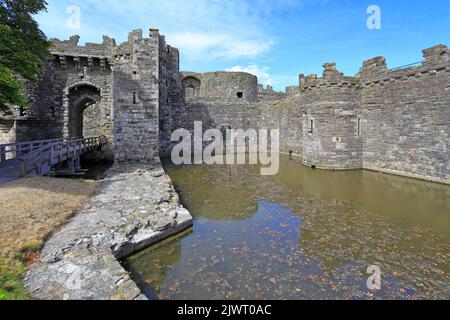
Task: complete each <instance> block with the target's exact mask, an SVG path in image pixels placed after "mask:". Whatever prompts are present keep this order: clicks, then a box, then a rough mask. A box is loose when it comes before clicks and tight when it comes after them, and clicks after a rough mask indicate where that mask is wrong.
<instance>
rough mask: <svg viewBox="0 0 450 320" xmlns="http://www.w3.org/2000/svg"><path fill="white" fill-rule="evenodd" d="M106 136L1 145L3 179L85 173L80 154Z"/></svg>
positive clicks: (96, 147) (97, 145) (1, 176)
mask: <svg viewBox="0 0 450 320" xmlns="http://www.w3.org/2000/svg"><path fill="white" fill-rule="evenodd" d="M102 144H103V142H102V138H100V137H95V138H71V139H57V140H42V141H30V142H20V143H11V144H5V145H0V182H1V181H7V180H12V179H15V178H18V177H24V176H46V175H51V174H55V175H74V176H75V175H82V174H84V173H85V170H82V169H81V165H80V156H81V155H82V154H84V153H86V152H89V151H93V150H95V149H98V148H100V147H101V145H102Z"/></svg>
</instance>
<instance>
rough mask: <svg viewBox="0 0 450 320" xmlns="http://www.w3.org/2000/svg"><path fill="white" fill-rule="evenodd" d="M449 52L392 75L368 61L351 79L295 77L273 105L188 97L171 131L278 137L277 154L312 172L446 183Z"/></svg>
mask: <svg viewBox="0 0 450 320" xmlns="http://www.w3.org/2000/svg"><path fill="white" fill-rule="evenodd" d="M448 52H449V51H448V49H447V47H445V46H436V47H433V48H430V49H427V50H424V57H425V61H424V62H423V63H422V64H421V65H420V66H417V67H410V68H406V69H405V68H402V69H399V70H388V69H387V66H386V63H385V59H384V58H381V57H377V58H373V59H370V60H368V61H366V62H364V65H363V67H362V68H361V70H360V72H359V73H358V74H357V75H356V77H347V76H344V75H343V74H342V73H340V72H339V71H337V69H336V65H335V64H334V63H327V64H325V65H324V74H323V77H322V78H318V77H317V76H316V75H310V76H307V77H305V76H303V75H301V76H300V78H299V86H298V87H292V88H290V89H288V90H287V92H289V94H288V98H285V99H282V100H280V101H277V100H275V101H268V100H266V101H259V102H257V101H243V102H241V103H238V102H233V101H229V100H228V101H227V99H223V100H222V101H219V100H216V101H214V100H208V99H204V98H202V97H199V96H197V97H191V99H190V100H189V101H190V102H189V103H187V104H186V105H183V106H181V107H180V108H179V109H178V111H177V112H176V113H174V119H173V125H174V127H173V128H174V129H176V128H186V129H189V130H191V129H192V128H193V122H194V121H202V122H203V124H204V126H205V127H206V129H208V128H241V129H247V128H255V129H258V128H267V129H272V128H273V129H280V143H281V145H280V148H281V152H283V153H292V154H297V155H299V156H302V157H303V159H304V163H305V164H306V165H309V166H312V167H316V168H322V169H331V170H345V169H361V168H365V169H370V170H377V171H382V172H388V173H394V174H399V175H405V176H411V177H416V178H421V179H427V180H432V181H437V182H444V183H448V182H449V181H450V173H449V172H450V166H449V152H448V146H449V132H450V115H449V112H450V107H449V106H450V98H449V95H450V89H449V88H450V78H449V63H450V60H449V58H448V57H449V53H448ZM192 75H193V74H187V75H184V76H192ZM199 78H200V77H199ZM260 92H261V88H260Z"/></svg>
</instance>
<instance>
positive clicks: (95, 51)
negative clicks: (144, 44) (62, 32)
mask: <svg viewBox="0 0 450 320" xmlns="http://www.w3.org/2000/svg"><path fill="white" fill-rule="evenodd" d="M50 41H51V43H52V48H51V50H50V52H51V53H52V54H53V55H56V56H79V57H96V58H110V57H111V56H112V51H113V48H114V47H115V46H116V41H115V40H114V39H113V38H110V37H108V36H103V43H101V44H97V43H86V44H85V45H84V46H79V45H78V42H79V41H80V36H78V35H74V36H72V37H70V39H69V40H63V41H61V40H59V39H51V40H50Z"/></svg>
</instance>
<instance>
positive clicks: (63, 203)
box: [0, 177, 95, 300]
mask: <svg viewBox="0 0 450 320" xmlns="http://www.w3.org/2000/svg"><path fill="white" fill-rule="evenodd" d="M94 190H95V182H94V181H84V180H71V179H54V178H45V177H33V178H23V179H19V180H16V181H12V182H8V183H5V184H2V185H0V300H23V299H28V295H27V293H26V290H25V289H24V288H23V286H22V283H21V280H22V279H23V277H24V275H25V274H26V271H27V266H28V265H29V264H32V263H36V262H38V260H39V256H38V254H36V252H38V251H39V250H40V249H41V248H42V246H43V244H44V242H45V240H46V239H47V238H48V237H49V236H50V235H51V234H52V233H53V232H55V230H57V229H58V228H59V227H61V226H62V225H63V224H64V223H65V222H67V220H68V219H69V218H70V217H71V216H72V215H73V214H74V213H75V212H76V211H77V210H78V209H79V208H80V207H81V205H82V204H83V202H84V201H85V200H86V199H87V198H89V197H90V196H92V194H93V193H94Z"/></svg>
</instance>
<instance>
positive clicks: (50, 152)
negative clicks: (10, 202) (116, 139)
mask: <svg viewBox="0 0 450 320" xmlns="http://www.w3.org/2000/svg"><path fill="white" fill-rule="evenodd" d="M101 143H102V141H101V138H100V137H94V138H74V139H65V140H56V141H52V142H49V143H46V144H43V145H42V146H41V147H40V148H39V149H36V150H34V151H33V152H29V153H26V154H24V155H23V156H20V157H18V158H17V159H18V160H19V168H20V175H21V176H25V175H27V174H29V173H31V172H33V171H36V174H40V171H41V168H42V166H43V165H44V164H47V165H48V167H49V168H50V167H52V166H53V165H54V164H56V163H60V162H62V161H64V160H68V159H70V158H76V157H77V156H79V155H81V154H82V153H84V152H87V151H90V150H92V149H94V148H96V147H98V146H100V145H101Z"/></svg>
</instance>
